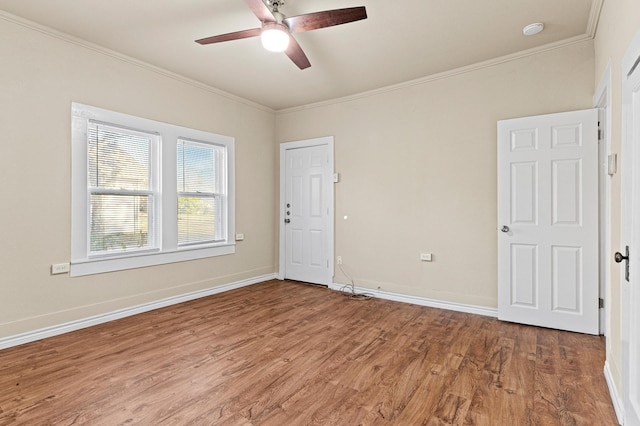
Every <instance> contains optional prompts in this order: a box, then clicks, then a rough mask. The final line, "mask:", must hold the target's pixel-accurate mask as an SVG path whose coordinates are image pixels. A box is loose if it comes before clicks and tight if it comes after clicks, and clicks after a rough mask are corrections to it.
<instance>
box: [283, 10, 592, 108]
mask: <svg viewBox="0 0 640 426" xmlns="http://www.w3.org/2000/svg"><path fill="white" fill-rule="evenodd" d="M595 1H601V0H595ZM592 40H593V38H592V37H590V36H588V35H587V34H582V35H579V36H575V37H571V38H568V39H565V40H560V41H557V42H554V43H549V44H545V45H543V46H538V47H534V48H531V49H527V50H522V51H520V52H516V53H512V54H509V55H505V56H500V57H498V58H493V59H489V60H487V61H483V62H477V63H475V64H471V65H466V66H464V67H460V68H454V69H452V70H448V71H443V72H441V73H437V74H432V75H428V76H426V77H420V78H417V79H415V80H409V81H405V82H403V83H398V84H393V85H390V86H385V87H381V88H379V89H373V90H369V91H366V92H361V93H356V94H355V95H349V96H344V97H341V98H336V99H329V100H326V101H321V102H315V103H312V104H307V105H302V106H297V107H291V108H284V109H279V110H276V115H285V114H290V113H293V112H298V111H304V110H307V109H313V108H319V107H324V106H329V105H335V104H341V103H345V102H350V101H354V100H357V99H363V98H368V97H371V96H377V95H381V94H384V93H388V92H395V91H397V90H402V89H406V88H409V87H413V86H418V85H422V84H427V83H431V82H433V81H437V80H443V79H446V78H451V77H454V76H457V75H461V74H466V73H470V72H473V71H478V70H481V69H484V68H489V67H494V66H496V65H500V64H504V63H507V62H513V61H516V60H518V59H522V58H526V57H529V56H535V55H539V54H540V53H544V52H549V51H552V50H557V49H562V48H564V47H567V46H572V45H574V44H579V43H584V42H588V41H592Z"/></svg>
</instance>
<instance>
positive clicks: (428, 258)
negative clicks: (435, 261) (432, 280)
mask: <svg viewBox="0 0 640 426" xmlns="http://www.w3.org/2000/svg"><path fill="white" fill-rule="evenodd" d="M420 260H421V261H423V262H431V253H420Z"/></svg>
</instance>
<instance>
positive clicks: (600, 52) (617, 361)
mask: <svg viewBox="0 0 640 426" xmlns="http://www.w3.org/2000/svg"><path fill="white" fill-rule="evenodd" d="M637 31H640V2H638V1H637V0H616V1H605V2H604V6H603V8H602V13H601V15H600V21H599V23H598V31H597V33H596V38H595V60H596V67H595V82H596V85H597V84H598V83H599V81H600V79H601V78H602V76H603V74H604V72H605V70H606V68H607V66H608V65H609V64H610V66H611V152H613V153H618V156H619V157H618V164H621V163H622V161H621V159H622V157H621V156H620V154H621V152H620V147H621V128H622V121H621V112H622V83H621V82H622V68H621V65H622V64H621V63H622V58H623V56H624V54H625V52H626V50H627V48H628V47H629V43H630V42H631V40H632V39H633V36H634V35H635V34H636V32H637ZM620 176H621V175H620V173H618V174H616V175H615V176H614V177H613V178H612V179H611V206H610V207H611V247H612V251H618V250H620V249H621V247H620V212H621V210H620V184H621V180H620ZM609 262H610V271H611V273H610V276H609V277H608V278H609V280H610V295H609V306H610V308H609V312H608V318H607V320H608V321H610V328H611V332H610V335H609V336H607V361H608V363H609V368H610V370H611V373H612V376H613V379H614V381H615V384H616V387H617V389H618V391H621V390H622V339H621V335H620V331H621V330H620V329H621V325H620V303H621V300H620V285H621V284H620V266H619V265H617V264H615V263H613V257H612V256H610V257H609Z"/></svg>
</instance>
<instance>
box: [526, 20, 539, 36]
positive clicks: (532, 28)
mask: <svg viewBox="0 0 640 426" xmlns="http://www.w3.org/2000/svg"><path fill="white" fill-rule="evenodd" d="M543 29H544V24H543V23H542V22H536V23H535V24H529V25H527V26H526V27H524V28H523V29H522V34H524V35H526V36H532V35H536V34H538V33H539V32H541V31H542V30H543Z"/></svg>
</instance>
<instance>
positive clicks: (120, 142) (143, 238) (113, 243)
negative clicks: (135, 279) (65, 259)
mask: <svg viewBox="0 0 640 426" xmlns="http://www.w3.org/2000/svg"><path fill="white" fill-rule="evenodd" d="M87 145H88V146H87V160H88V166H87V167H88V172H87V188H88V191H89V211H90V213H89V216H90V221H89V247H90V250H89V253H90V255H104V254H111V253H119V252H124V251H130V250H147V249H150V248H155V247H156V240H157V238H156V235H155V227H154V226H153V225H154V216H155V215H156V208H155V199H156V197H155V194H154V190H153V186H152V182H153V180H154V176H152V170H153V168H152V161H153V152H154V151H155V149H154V148H155V145H157V136H156V135H153V134H149V133H143V132H138V131H133V130H129V129H125V128H118V127H115V126H110V125H105V124H101V123H96V122H90V123H89V125H88V128H87Z"/></svg>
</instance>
